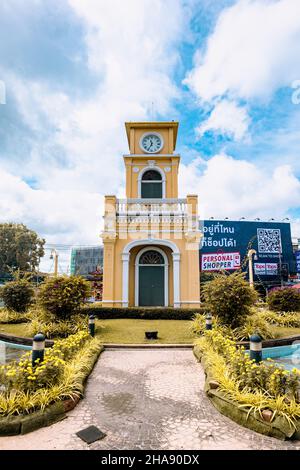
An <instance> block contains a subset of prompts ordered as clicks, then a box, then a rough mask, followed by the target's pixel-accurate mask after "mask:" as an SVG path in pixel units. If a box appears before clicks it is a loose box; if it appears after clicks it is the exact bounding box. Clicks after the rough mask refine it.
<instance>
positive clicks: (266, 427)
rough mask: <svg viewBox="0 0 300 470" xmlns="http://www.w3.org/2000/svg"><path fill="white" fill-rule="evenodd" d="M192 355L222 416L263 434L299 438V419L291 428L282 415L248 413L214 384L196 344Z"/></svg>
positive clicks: (207, 392)
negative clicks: (266, 417) (267, 417)
mask: <svg viewBox="0 0 300 470" xmlns="http://www.w3.org/2000/svg"><path fill="white" fill-rule="evenodd" d="M193 353H194V356H195V357H196V359H197V361H198V362H200V363H201V365H202V367H203V369H204V372H205V386H204V391H205V393H206V395H207V397H208V398H209V400H210V401H211V403H212V404H213V405H214V407H215V408H216V409H217V410H218V411H219V412H220V413H221V414H223V415H224V416H227V417H228V418H230V419H232V421H234V422H236V423H237V424H239V425H241V426H244V427H245V428H248V429H251V430H252V431H255V432H258V433H260V434H264V435H265V436H270V437H275V438H276V439H280V440H290V439H292V440H298V439H300V421H299V420H298V422H297V424H296V428H297V429H293V428H291V427H290V426H289V425H288V424H287V422H285V421H284V419H283V418H282V417H278V416H277V417H276V418H275V419H274V420H273V421H272V422H268V421H265V420H263V419H262V418H261V417H260V416H259V415H258V414H255V413H254V412H250V413H248V411H247V410H245V409H243V408H241V407H240V406H239V403H238V402H235V401H233V400H231V399H229V398H228V397H227V396H226V394H225V392H223V391H220V390H219V388H218V387H216V386H215V385H216V384H217V382H216V381H215V379H214V377H213V376H212V375H211V372H210V368H209V367H208V366H207V364H206V361H205V356H204V355H203V353H202V352H201V351H200V350H199V348H198V347H197V346H195V347H194V349H193Z"/></svg>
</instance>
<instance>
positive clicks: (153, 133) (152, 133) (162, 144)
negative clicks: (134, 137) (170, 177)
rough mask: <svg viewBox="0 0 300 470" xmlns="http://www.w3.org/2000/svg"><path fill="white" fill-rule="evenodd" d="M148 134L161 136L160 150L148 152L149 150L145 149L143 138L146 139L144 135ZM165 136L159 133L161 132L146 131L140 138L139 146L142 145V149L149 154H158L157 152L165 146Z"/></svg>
mask: <svg viewBox="0 0 300 470" xmlns="http://www.w3.org/2000/svg"><path fill="white" fill-rule="evenodd" d="M147 135H156V136H157V137H159V138H160V141H161V146H160V147H159V149H158V150H156V151H155V152H148V150H146V149H144V147H143V145H142V140H143V139H144V137H146V136H147ZM164 144H165V143H164V138H163V136H162V135H161V134H160V133H159V132H154V131H153V132H145V134H143V135H142V137H141V138H140V140H139V146H140V149H141V150H142V151H143V152H145V153H146V154H147V155H156V154H157V153H159V152H160V151H161V150H162V149H163V146H164Z"/></svg>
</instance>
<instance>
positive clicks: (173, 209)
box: [116, 199, 187, 216]
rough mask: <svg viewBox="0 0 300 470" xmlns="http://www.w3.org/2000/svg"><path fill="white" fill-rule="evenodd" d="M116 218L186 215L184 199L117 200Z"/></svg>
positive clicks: (185, 201)
mask: <svg viewBox="0 0 300 470" xmlns="http://www.w3.org/2000/svg"><path fill="white" fill-rule="evenodd" d="M116 213H117V216H134V215H140V216H142V215H152V216H163V215H175V216H176V215H178V216H183V215H187V200H186V199H117V206H116Z"/></svg>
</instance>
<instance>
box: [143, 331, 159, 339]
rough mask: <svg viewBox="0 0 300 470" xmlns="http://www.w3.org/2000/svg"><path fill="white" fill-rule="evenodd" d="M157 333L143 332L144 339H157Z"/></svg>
mask: <svg viewBox="0 0 300 470" xmlns="http://www.w3.org/2000/svg"><path fill="white" fill-rule="evenodd" d="M157 335H158V331H145V338H146V339H157Z"/></svg>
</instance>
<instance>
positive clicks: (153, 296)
mask: <svg viewBox="0 0 300 470" xmlns="http://www.w3.org/2000/svg"><path fill="white" fill-rule="evenodd" d="M164 270H165V269H164V266H149V265H148V266H147V265H145V266H139V305H140V306H141V307H158V306H164V305H165V279H164V278H165V273H164Z"/></svg>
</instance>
